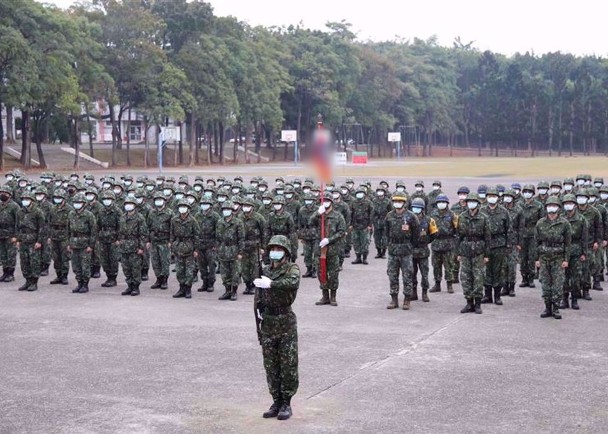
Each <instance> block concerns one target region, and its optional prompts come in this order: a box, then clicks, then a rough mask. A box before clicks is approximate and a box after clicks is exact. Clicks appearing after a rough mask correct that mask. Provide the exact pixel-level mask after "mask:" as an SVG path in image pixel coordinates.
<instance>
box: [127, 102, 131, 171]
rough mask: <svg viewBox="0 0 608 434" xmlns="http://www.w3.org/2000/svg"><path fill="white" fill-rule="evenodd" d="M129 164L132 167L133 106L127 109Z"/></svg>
mask: <svg viewBox="0 0 608 434" xmlns="http://www.w3.org/2000/svg"><path fill="white" fill-rule="evenodd" d="M127 166H129V167H131V106H129V110H128V111H127Z"/></svg>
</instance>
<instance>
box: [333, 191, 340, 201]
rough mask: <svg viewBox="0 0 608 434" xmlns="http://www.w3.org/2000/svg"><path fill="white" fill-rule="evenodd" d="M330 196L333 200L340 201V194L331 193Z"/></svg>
mask: <svg viewBox="0 0 608 434" xmlns="http://www.w3.org/2000/svg"><path fill="white" fill-rule="evenodd" d="M332 196H333V197H334V199H336V200H337V199H340V193H333V194H332Z"/></svg>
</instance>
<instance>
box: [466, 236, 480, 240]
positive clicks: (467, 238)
mask: <svg viewBox="0 0 608 434" xmlns="http://www.w3.org/2000/svg"><path fill="white" fill-rule="evenodd" d="M483 240H484V238H483V237H479V236H475V237H474V236H470V237H464V241H483Z"/></svg>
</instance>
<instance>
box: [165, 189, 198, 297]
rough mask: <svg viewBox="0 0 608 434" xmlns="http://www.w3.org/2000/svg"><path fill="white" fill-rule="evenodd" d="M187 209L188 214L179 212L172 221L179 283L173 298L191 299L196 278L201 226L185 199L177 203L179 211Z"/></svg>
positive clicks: (173, 248)
mask: <svg viewBox="0 0 608 434" xmlns="http://www.w3.org/2000/svg"><path fill="white" fill-rule="evenodd" d="M180 208H187V209H188V211H187V212H186V213H182V212H178V213H177V215H176V216H174V217H173V219H172V220H171V250H172V251H173V255H175V273H176V277H177V281H178V282H179V291H177V292H176V293H175V294H174V295H173V298H180V297H185V298H191V297H192V282H193V280H194V276H195V274H196V273H195V266H196V258H195V256H198V253H196V240H197V238H198V234H199V233H200V226H199V225H198V222H197V221H196V219H195V218H194V217H193V216H192V215H190V204H189V203H188V201H186V200H185V199H182V200H180V201H179V202H178V203H177V209H178V211H179V209H180Z"/></svg>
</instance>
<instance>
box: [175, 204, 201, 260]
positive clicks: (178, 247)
mask: <svg viewBox="0 0 608 434" xmlns="http://www.w3.org/2000/svg"><path fill="white" fill-rule="evenodd" d="M200 230H201V229H200V226H199V225H198V222H197V221H196V219H195V218H194V217H193V216H191V215H190V214H188V215H186V216H185V217H182V216H181V215H176V216H174V217H173V218H172V219H171V237H170V240H171V250H172V252H173V254H174V255H175V256H181V257H186V256H191V255H192V254H193V253H194V251H195V249H196V240H197V237H198V234H199V233H200Z"/></svg>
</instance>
